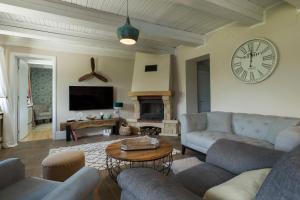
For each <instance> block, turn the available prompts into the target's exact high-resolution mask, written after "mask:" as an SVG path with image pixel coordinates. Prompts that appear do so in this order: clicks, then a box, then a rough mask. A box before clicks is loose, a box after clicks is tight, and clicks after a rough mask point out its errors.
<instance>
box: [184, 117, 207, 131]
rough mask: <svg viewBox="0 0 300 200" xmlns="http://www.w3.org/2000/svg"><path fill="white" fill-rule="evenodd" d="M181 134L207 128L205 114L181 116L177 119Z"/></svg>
mask: <svg viewBox="0 0 300 200" xmlns="http://www.w3.org/2000/svg"><path fill="white" fill-rule="evenodd" d="M179 121H180V124H181V134H185V133H188V132H191V131H196V130H199V131H201V130H205V129H206V126H207V116H206V113H193V114H183V115H181V116H180V118H179Z"/></svg>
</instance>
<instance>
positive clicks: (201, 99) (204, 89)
mask: <svg viewBox="0 0 300 200" xmlns="http://www.w3.org/2000/svg"><path fill="white" fill-rule="evenodd" d="M197 89H198V92H197V93H198V112H199V113H201V112H210V111H211V102H210V60H209V59H206V60H202V61H199V62H197Z"/></svg>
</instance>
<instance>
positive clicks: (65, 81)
mask: <svg viewBox="0 0 300 200" xmlns="http://www.w3.org/2000/svg"><path fill="white" fill-rule="evenodd" d="M5 50H6V57H7V63H8V66H9V67H13V66H11V65H10V63H9V56H10V54H11V53H12V52H17V53H26V54H38V55H47V56H56V59H57V63H56V64H57V74H56V75H57V83H56V84H57V86H56V89H57V124H56V126H57V130H59V124H60V122H63V121H66V120H67V119H68V118H72V117H75V116H76V113H77V112H73V111H69V90H68V88H69V86H70V85H86V86H113V87H114V98H115V100H117V101H122V102H124V104H125V105H124V109H122V111H121V115H122V116H123V117H126V118H130V117H131V116H132V114H133V107H132V104H131V103H132V102H131V100H130V98H129V97H128V92H129V91H130V88H131V82H132V74H133V60H131V59H121V58H114V57H103V56H98V55H82V54H74V53H63V52H53V51H43V50H39V49H32V48H23V47H13V46H6V47H5ZM92 56H93V57H95V59H96V71H97V72H99V73H101V74H103V75H104V76H105V77H107V78H108V79H109V82H108V83H104V82H102V81H99V80H98V79H91V80H88V81H86V82H81V83H79V82H78V78H79V77H81V76H82V75H84V74H86V73H89V72H91V67H90V58H91V57H92ZM99 112H100V110H97V111H96V110H95V111H85V112H84V114H85V115H88V114H99ZM103 112H109V113H113V111H112V110H104V111H103Z"/></svg>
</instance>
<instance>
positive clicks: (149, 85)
mask: <svg viewBox="0 0 300 200" xmlns="http://www.w3.org/2000/svg"><path fill="white" fill-rule="evenodd" d="M145 65H157V71H156V72H145ZM170 69H171V56H170V54H165V55H155V54H147V53H139V52H138V53H136V55H135V63H134V73H133V80H132V87H131V91H167V90H170V73H171V72H170Z"/></svg>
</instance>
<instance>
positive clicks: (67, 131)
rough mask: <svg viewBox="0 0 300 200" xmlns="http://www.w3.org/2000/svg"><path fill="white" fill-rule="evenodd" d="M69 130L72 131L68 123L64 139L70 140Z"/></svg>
mask: <svg viewBox="0 0 300 200" xmlns="http://www.w3.org/2000/svg"><path fill="white" fill-rule="evenodd" d="M71 132H72V128H71V126H70V125H67V126H66V141H67V142H70V141H71Z"/></svg>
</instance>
